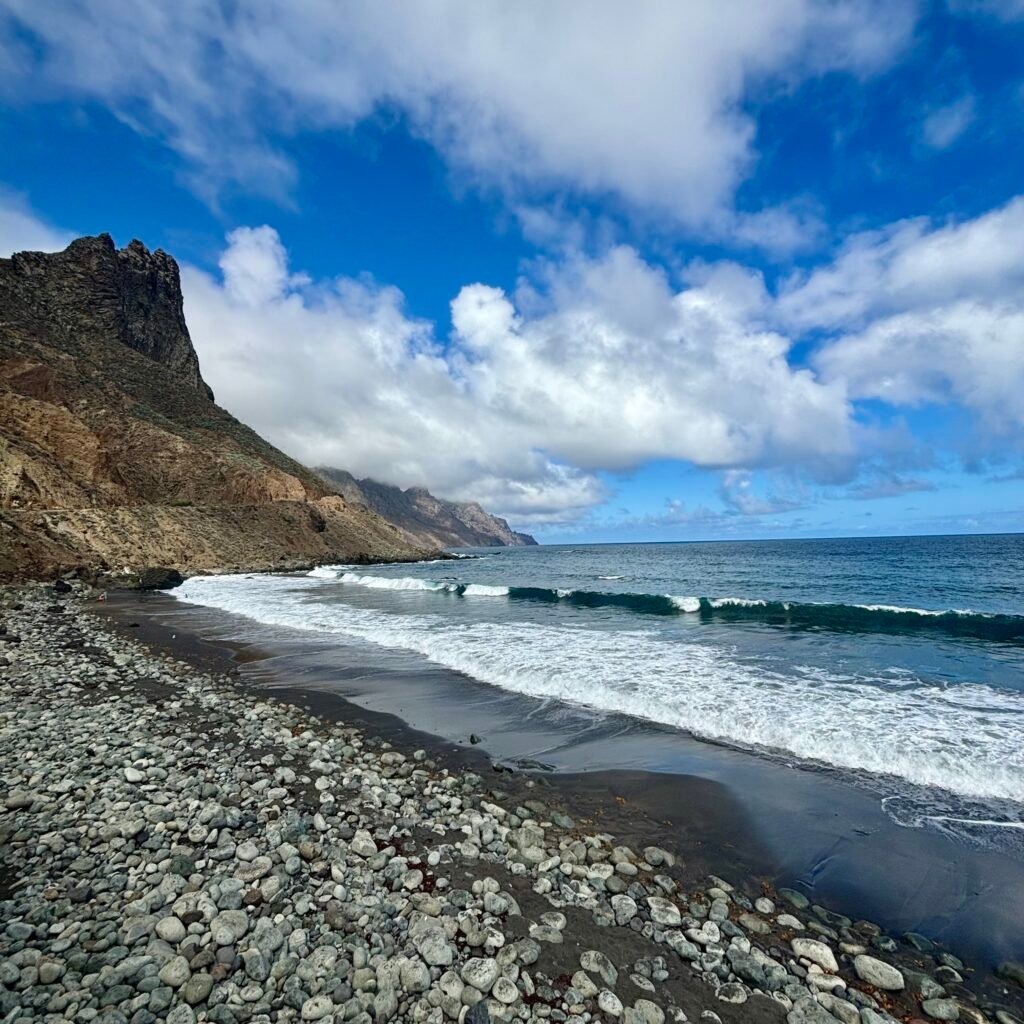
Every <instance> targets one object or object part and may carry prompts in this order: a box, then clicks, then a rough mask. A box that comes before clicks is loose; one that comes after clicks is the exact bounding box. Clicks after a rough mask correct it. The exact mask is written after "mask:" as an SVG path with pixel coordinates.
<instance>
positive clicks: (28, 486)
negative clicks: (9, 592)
mask: <svg viewBox="0 0 1024 1024" xmlns="http://www.w3.org/2000/svg"><path fill="white" fill-rule="evenodd" d="M286 508H287V509H291V512H288V514H287V515H286V514H285V512H286ZM422 554H423V552H422V551H420V550H419V549H418V548H417V547H416V545H414V544H412V543H410V542H409V540H408V538H407V537H406V536H405V535H404V534H403V533H401V532H400V531H399V530H398V529H397V528H396V527H395V526H393V525H392V524H390V523H388V522H386V521H385V520H384V519H382V518H381V517H380V516H379V515H376V514H373V513H372V512H370V511H368V510H367V509H365V508H362V507H358V506H353V505H351V504H350V503H348V502H346V501H345V500H344V498H342V497H341V496H339V495H338V494H337V491H336V488H334V487H332V486H331V485H330V484H328V483H327V482H326V481H325V480H323V479H322V478H321V477H319V476H318V475H317V474H315V473H312V472H310V471H309V470H307V469H306V468H305V467H303V466H301V465H299V464H298V463H297V462H295V461H294V460H293V459H290V458H289V457H288V456H286V455H285V454H284V453H283V452H280V451H278V450H277V449H276V448H274V447H273V446H272V445H270V444H268V443H267V442H266V441H264V440H263V439H262V438H261V437H259V436H258V435H257V434H256V433H255V432H254V431H252V430H250V429H249V428H248V427H246V426H245V425H244V424H242V423H239V422H238V421H237V420H236V419H235V418H234V417H233V416H231V415H230V414H229V413H227V412H225V411H224V410H223V409H221V408H219V407H218V406H217V405H215V404H214V402H213V400H212V393H211V392H210V389H209V388H208V387H207V386H206V384H205V382H204V381H203V378H202V375H201V373H200V370H199V360H198V357H197V356H196V352H195V349H194V348H193V346H192V341H191V339H190V337H189V334H188V327H187V326H186V324H185V318H184V315H183V313H182V295H181V286H180V279H179V274H178V266H177V264H176V263H175V261H174V260H173V259H172V258H171V257H170V256H168V255H167V254H166V253H164V252H162V251H160V250H157V251H156V252H150V251H149V250H148V249H146V247H145V246H144V245H142V243H141V242H132V243H131V244H130V245H128V246H127V247H125V248H124V249H117V248H116V247H115V246H114V243H113V242H112V241H111V239H110V237H109V236H108V235H99V236H97V237H95V238H80V239H78V240H77V241H75V242H72V243H71V245H70V246H68V248H67V249H65V250H64V251H63V252H60V253H18V254H16V255H14V256H13V257H12V258H11V259H9V260H0V575H2V576H6V577H17V576H19V575H26V576H49V575H54V574H56V573H58V572H63V571H65V570H66V569H69V568H80V569H88V568H91V569H99V570H118V571H119V570H121V569H124V568H128V569H138V568H141V567H144V566H147V565H154V564H160V565H168V566H171V567H173V568H177V569H181V570H182V571H186V572H187V571H195V570H200V569H216V568H225V567H233V568H237V569H257V568H271V567H274V566H278V565H281V566H283V565H285V564H288V565H291V564H308V563H310V562H314V561H322V560H325V559H327V560H332V559H333V560H338V561H347V560H366V559H376V558H380V559H382V560H384V559H395V558H412V557H417V556H418V555H422Z"/></svg>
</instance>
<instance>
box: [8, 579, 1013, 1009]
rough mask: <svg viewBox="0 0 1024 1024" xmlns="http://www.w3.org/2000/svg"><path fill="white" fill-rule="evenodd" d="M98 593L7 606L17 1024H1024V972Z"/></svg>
mask: <svg viewBox="0 0 1024 1024" xmlns="http://www.w3.org/2000/svg"><path fill="white" fill-rule="evenodd" d="M87 596H88V595H87V594H86V593H85V592H84V591H83V590H82V589H81V588H80V587H79V585H77V584H76V585H75V589H74V590H72V591H71V592H64V593H55V592H54V590H53V588H49V587H42V586H26V587H8V588H4V589H2V590H0V616H2V617H0V693H2V709H3V710H2V712H0V766H2V767H0V778H2V781H3V785H2V787H0V788H2V797H0V1019H2V1020H4V1021H15V1020H35V1019H38V1020H44V1021H50V1020H52V1021H58V1020H75V1021H100V1022H102V1024H154V1022H158V1021H164V1020H166V1021H169V1022H171V1024H192V1022H194V1021H205V1020H209V1021H215V1022H218V1024H236V1022H238V1024H243V1022H248V1021H290V1020H295V1021H338V1022H340V1021H353V1022H358V1024H387V1022H389V1021H412V1022H416V1024H428V1022H429V1024H444V1022H446V1021H455V1022H458V1024H462V1022H463V1021H464V1020H466V1021H469V1024H485V1022H486V1021H488V1020H496V1021H497V1020H505V1021H512V1020H522V1021H533V1020H551V1021H556V1022H566V1024H586V1022H589V1021H596V1020H608V1021H615V1020H622V1021H623V1022H625V1024H665V1022H666V1021H669V1022H683V1021H688V1020H689V1021H698V1020H703V1021H709V1022H714V1021H716V1020H717V1021H721V1022H723V1024H730V1022H755V1024H756V1022H760V1021H765V1022H768V1021H787V1022H788V1024H835V1022H837V1021H839V1022H842V1024H879V1022H883V1021H890V1020H904V1021H909V1020H957V1019H959V1020H966V1021H974V1022H986V1021H992V1022H996V1024H1013V1022H1019V1021H1021V1020H1024V1011H1022V1006H1024V966H1021V965H1020V964H1016V963H1008V964H1003V965H1001V966H1000V968H999V973H998V974H993V975H985V976H979V974H976V973H973V972H971V971H969V970H968V969H967V968H965V967H964V965H963V964H962V963H961V962H960V961H959V960H958V959H957V958H956V957H955V956H954V955H953V954H952V953H950V952H947V951H944V950H941V949H939V948H937V947H936V946H934V945H933V944H932V943H931V942H929V941H928V940H927V939H925V938H924V937H923V936H917V935H912V934H911V935H907V936H902V937H890V936H888V935H886V934H884V933H883V932H882V931H881V930H880V929H879V928H878V927H877V926H875V925H873V924H871V923H869V922H866V921H852V920H851V919H849V918H846V917H843V916H841V915H838V914H835V913H832V912H830V911H829V910H828V909H827V908H825V907H821V906H817V905H813V906H812V905H810V903H809V901H808V900H807V898H806V897H805V896H803V895H802V894H801V893H798V892H795V891H792V890H780V891H779V892H773V891H771V890H770V889H768V888H767V887H765V886H763V885H762V884H760V883H759V882H758V881H757V880H756V879H749V878H735V877H733V878H729V879H723V878H719V877H717V876H715V875H711V876H705V875H701V876H699V877H696V876H695V875H694V872H693V870H692V869H691V868H689V867H688V857H687V851H685V850H672V849H662V848H660V847H656V846H646V847H641V848H639V849H632V848H629V847H626V846H623V845H620V843H619V842H618V841H617V840H616V837H615V836H614V835H612V834H609V833H608V832H606V831H603V830H602V829H601V828H600V824H599V823H598V824H595V823H594V820H593V817H592V816H589V815H586V814H580V813H578V812H576V811H575V809H574V807H572V806H558V805H556V804H555V803H553V802H552V801H551V800H550V794H549V792H548V791H547V790H545V788H544V787H543V786H540V785H535V784H534V783H532V782H531V781H530V780H529V778H528V777H527V778H524V777H522V776H520V777H517V779H516V782H515V784H514V785H513V784H512V783H510V782H509V781H508V779H507V777H506V776H504V775H500V774H497V773H486V772H480V773H475V772H472V771H467V770H465V769H464V768H460V767H457V766H449V765H446V764H445V763H444V759H443V758H439V757H438V756H436V755H435V754H433V753H428V751H426V750H424V749H420V750H411V749H410V750H404V749H398V747H397V746H396V745H392V744H390V743H387V742H383V741H380V740H379V739H376V738H374V736H372V735H371V734H369V733H368V732H367V731H365V730H360V729H358V728H354V727H352V726H351V725H348V724H345V723H337V722H328V721H324V720H323V719H320V718H317V717H315V716H312V715H310V714H309V713H308V712H307V711H305V710H303V709H301V708H299V707H296V706H293V705H290V704H288V703H285V702H283V701H272V700H269V699H264V698H263V697H257V696H254V695H253V694H252V693H251V692H249V691H247V690H246V688H244V687H242V686H240V685H238V684H237V682H236V681H235V680H234V679H233V678H232V677H231V676H230V675H226V674H223V673H217V672H212V671H209V670H208V668H207V667H205V666H200V665H193V664H189V663H186V662H184V661H181V660H177V659H173V658H170V657H168V656H166V655H165V654H162V653H159V652H157V651H155V650H153V649H151V648H149V647H146V646H145V645H143V644H140V643H138V642H137V641H135V640H133V639H130V638H127V637H124V636H121V635H119V634H117V633H115V632H113V631H112V630H110V629H109V628H107V627H106V626H105V625H104V624H103V623H102V622H101V621H100V620H99V619H98V618H96V617H95V616H94V615H92V614H90V613H89V612H88V611H87V610H86V609H85V607H84V603H85V598H86V597H87ZM635 845H636V844H634V846H635Z"/></svg>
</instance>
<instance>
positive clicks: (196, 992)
mask: <svg viewBox="0 0 1024 1024" xmlns="http://www.w3.org/2000/svg"><path fill="white" fill-rule="evenodd" d="M212 990H213V978H212V977H211V976H210V975H209V974H193V975H192V977H191V978H189V979H188V981H187V982H185V987H184V988H183V989H182V992H181V997H182V999H184V1000H185V1002H186V1003H188V1004H189V1006H198V1005H199V1004H200V1003H205V1002H206V1000H207V998H208V997H209V995H210V992H211V991H212Z"/></svg>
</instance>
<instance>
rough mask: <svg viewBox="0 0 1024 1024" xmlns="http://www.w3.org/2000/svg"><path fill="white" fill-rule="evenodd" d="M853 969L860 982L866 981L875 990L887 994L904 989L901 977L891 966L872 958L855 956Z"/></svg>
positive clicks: (862, 955) (863, 955)
mask: <svg viewBox="0 0 1024 1024" xmlns="http://www.w3.org/2000/svg"><path fill="white" fill-rule="evenodd" d="M862 948H863V947H862ZM853 969H854V970H855V971H856V972H857V977H858V978H860V980H861V981H866V982H867V983H868V984H869V985H874V987H875V988H881V989H885V990H886V991H887V992H900V991H902V990H903V988H904V985H905V982H904V981H903V975H902V974H901V973H900V972H899V971H898V970H897V969H896V968H895V967H893V966H892V965H891V964H887V963H885V962H884V961H882V960H876V959H875V958H874V957H873V956H866V955H865V954H863V953H862V954H861V955H860V956H855V957H854V958H853Z"/></svg>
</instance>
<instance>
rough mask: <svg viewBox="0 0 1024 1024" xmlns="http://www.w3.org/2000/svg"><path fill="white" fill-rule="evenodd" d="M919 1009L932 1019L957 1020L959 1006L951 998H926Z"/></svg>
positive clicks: (958, 1017)
mask: <svg viewBox="0 0 1024 1024" xmlns="http://www.w3.org/2000/svg"><path fill="white" fill-rule="evenodd" d="M921 1009H922V1010H924V1012H925V1013H926V1014H927V1015H928V1016H929V1017H931V1018H932V1019H933V1020H959V1019H960V1007H959V1006H957V1004H956V1001H955V1000H953V999H926V1000H925V1001H924V1002H923V1003H922V1004H921Z"/></svg>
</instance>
